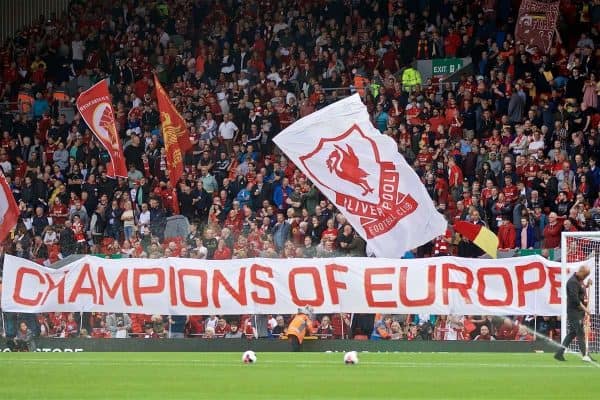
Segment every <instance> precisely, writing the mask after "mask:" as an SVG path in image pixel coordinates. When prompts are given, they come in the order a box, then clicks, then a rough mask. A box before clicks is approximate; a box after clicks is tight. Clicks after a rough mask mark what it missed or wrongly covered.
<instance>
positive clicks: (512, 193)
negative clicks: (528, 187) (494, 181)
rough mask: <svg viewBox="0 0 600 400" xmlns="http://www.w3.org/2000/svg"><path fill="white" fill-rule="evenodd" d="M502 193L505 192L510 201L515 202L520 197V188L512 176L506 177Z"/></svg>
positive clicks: (505, 196) (507, 199)
mask: <svg viewBox="0 0 600 400" xmlns="http://www.w3.org/2000/svg"><path fill="white" fill-rule="evenodd" d="M502 193H504V198H505V199H506V201H508V202H509V203H514V202H515V201H517V199H518V198H519V189H518V188H517V187H516V186H515V185H513V182H512V178H511V177H510V176H505V177H504V189H502Z"/></svg>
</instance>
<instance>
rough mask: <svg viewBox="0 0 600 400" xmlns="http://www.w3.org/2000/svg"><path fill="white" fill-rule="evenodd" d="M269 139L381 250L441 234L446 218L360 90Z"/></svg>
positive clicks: (393, 252)
mask: <svg viewBox="0 0 600 400" xmlns="http://www.w3.org/2000/svg"><path fill="white" fill-rule="evenodd" d="M273 140H274V142H275V143H276V144H277V145H278V146H279V148H280V149H281V150H282V151H283V152H284V153H285V154H286V155H287V157H288V158H289V159H290V161H292V162H293V163H294V164H296V165H297V166H298V168H300V170H301V171H302V172H303V173H304V174H306V176H307V177H308V178H309V179H310V180H311V181H313V182H314V183H315V185H316V186H317V187H318V188H319V190H321V192H323V194H325V196H327V198H328V199H329V200H330V201H331V202H333V203H334V204H335V205H336V207H337V208H338V209H339V210H341V211H342V212H343V213H344V215H345V216H346V218H347V219H348V221H349V222H350V224H352V226H353V227H354V229H355V230H356V231H357V232H358V233H359V234H360V236H362V237H363V238H364V239H365V240H366V241H367V244H368V246H369V248H370V249H372V250H373V251H374V253H375V255H376V256H378V257H401V256H403V255H404V253H405V252H406V251H407V250H410V249H413V248H415V247H418V246H420V245H422V244H424V243H427V242H428V241H430V240H432V239H434V238H435V237H437V236H440V235H442V234H444V232H445V230H446V225H447V223H446V220H445V219H444V217H443V216H442V215H441V214H440V213H439V212H438V211H437V210H436V209H435V207H434V205H433V201H432V200H431V198H430V197H429V194H428V193H427V191H426V190H425V186H424V185H423V183H422V182H421V181H420V179H419V177H418V176H417V174H416V173H415V171H414V170H413V169H412V167H411V166H410V165H408V163H407V162H406V161H405V160H404V157H402V155H400V154H399V153H398V145H397V143H396V142H394V140H393V139H392V138H390V137H388V136H385V135H382V134H381V133H380V132H379V131H378V130H377V129H375V127H374V126H373V125H372V124H371V121H370V120H369V114H368V112H367V107H366V106H365V105H364V104H363V103H362V102H361V100H360V97H359V96H358V94H355V95H353V96H350V97H348V98H346V99H344V100H340V101H338V102H336V103H334V104H332V105H330V106H328V107H325V108H323V109H321V110H319V111H317V112H315V113H313V114H310V115H308V116H306V117H304V118H302V119H300V120H299V121H297V122H296V123H294V124H293V125H291V126H290V127H288V128H286V129H285V130H283V131H282V132H281V133H280V134H279V135H277V136H276V137H275V138H274V139H273Z"/></svg>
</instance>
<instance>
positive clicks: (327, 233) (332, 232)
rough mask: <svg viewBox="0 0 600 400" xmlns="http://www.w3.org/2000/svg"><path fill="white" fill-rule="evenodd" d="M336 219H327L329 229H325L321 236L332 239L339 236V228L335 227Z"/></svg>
mask: <svg viewBox="0 0 600 400" xmlns="http://www.w3.org/2000/svg"><path fill="white" fill-rule="evenodd" d="M334 225H335V221H334V220H333V219H329V220H327V229H325V230H324V231H323V233H322V234H321V238H325V239H327V238H329V239H330V240H335V239H336V238H337V236H338V230H337V229H336V228H334Z"/></svg>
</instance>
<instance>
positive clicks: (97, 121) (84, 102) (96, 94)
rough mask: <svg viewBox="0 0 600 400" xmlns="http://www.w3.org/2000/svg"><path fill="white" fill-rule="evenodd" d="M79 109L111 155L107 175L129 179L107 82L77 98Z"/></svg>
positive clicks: (104, 81)
mask: <svg viewBox="0 0 600 400" xmlns="http://www.w3.org/2000/svg"><path fill="white" fill-rule="evenodd" d="M77 109H78V110H79V112H80V113H81V116H82V117H83V120H84V121H85V123H86V124H87V126H89V127H90V129H91V130H92V132H94V135H95V136H96V138H97V139H98V140H99V141H100V143H102V145H103V146H104V148H105V149H106V150H107V151H108V154H109V155H110V162H109V163H108V164H107V165H106V174H107V175H108V176H109V177H111V178H114V177H115V176H120V177H123V178H127V166H126V165H125V157H124V155H123V146H122V145H121V139H120V138H119V134H118V133H117V127H116V125H115V113H114V111H113V106H112V100H111V97H110V93H109V92H108V82H107V80H106V79H105V80H102V81H100V82H98V83H97V84H95V85H94V86H92V87H91V88H89V89H88V90H86V91H85V92H83V93H81V95H80V96H79V97H78V98H77Z"/></svg>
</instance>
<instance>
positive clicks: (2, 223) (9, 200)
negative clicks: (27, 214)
mask: <svg viewBox="0 0 600 400" xmlns="http://www.w3.org/2000/svg"><path fill="white" fill-rule="evenodd" d="M18 220H19V207H18V206H17V202H16V201H15V198H14V197H13V195H12V190H10V187H9V186H8V183H7V182H6V179H5V178H4V174H3V173H2V171H0V242H3V241H4V239H6V237H7V236H8V234H9V232H10V231H11V230H12V228H14V227H15V225H16V224H17V221H18Z"/></svg>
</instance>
